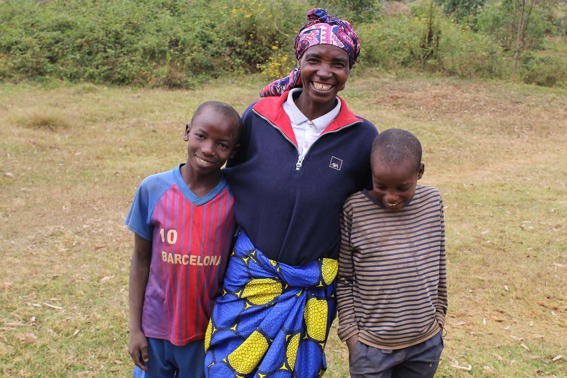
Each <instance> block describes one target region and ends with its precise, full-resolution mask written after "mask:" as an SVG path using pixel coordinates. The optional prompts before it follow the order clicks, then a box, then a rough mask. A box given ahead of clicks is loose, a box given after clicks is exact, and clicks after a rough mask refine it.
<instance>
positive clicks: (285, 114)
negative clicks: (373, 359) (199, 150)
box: [205, 8, 377, 378]
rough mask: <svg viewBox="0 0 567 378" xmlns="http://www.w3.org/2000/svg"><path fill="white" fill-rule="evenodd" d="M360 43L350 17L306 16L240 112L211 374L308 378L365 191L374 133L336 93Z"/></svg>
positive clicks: (210, 336)
mask: <svg viewBox="0 0 567 378" xmlns="http://www.w3.org/2000/svg"><path fill="white" fill-rule="evenodd" d="M359 51H360V40H359V38H358V36H357V35H356V33H355V32H354V30H353V29H352V27H351V25H350V24H349V23H348V22H347V21H344V20H340V19H337V18H334V17H332V16H330V15H328V14H327V12H326V11H325V10H323V9H319V8H316V9H312V10H311V11H309V12H308V13H307V23H306V24H305V25H304V26H303V27H302V28H301V29H300V31H299V33H298V35H297V37H296V39H295V55H296V58H297V66H296V68H295V69H294V70H293V71H292V72H291V74H290V75H289V76H288V77H286V78H283V79H280V80H277V81H275V82H274V83H272V84H270V85H268V86H266V87H265V88H264V89H263V90H262V91H261V93H260V95H261V96H262V97H264V98H262V99H261V100H259V101H258V102H256V103H255V104H252V105H251V106H250V107H249V108H248V109H247V110H246V112H245V113H244V114H243V121H244V128H243V130H242V133H241V139H240V147H239V150H238V152H237V154H236V156H235V157H234V159H232V160H230V161H229V164H228V168H227V169H226V170H225V174H226V178H227V180H228V181H229V184H230V186H231V189H232V191H233V193H234V195H235V198H236V207H235V211H236V218H237V222H238V225H239V227H240V231H239V232H238V236H237V240H236V245H235V248H234V253H233V255H232V257H231V259H230V261H229V265H228V268H227V272H226V276H225V282H224V288H223V293H222V294H221V296H220V297H218V298H217V301H216V305H215V308H214V310H213V315H212V319H211V322H210V324H209V329H208V332H207V336H206V339H205V348H206V349H207V355H206V361H205V372H206V375H207V376H208V377H229V376H247V375H250V376H275V375H277V376H278V377H280V376H281V377H292V376H293V377H302V378H303V377H316V376H320V375H321V374H322V373H323V372H324V371H325V369H326V367H327V364H326V361H325V355H324V351H323V349H324V345H325V342H326V340H327V336H328V331H329V328H330V326H331V323H332V321H333V319H334V317H335V296H334V293H335V283H334V281H335V277H336V274H337V257H338V249H339V241H340V233H339V217H340V213H341V209H342V204H343V202H344V200H345V199H346V197H347V196H348V195H350V194H351V193H354V192H356V191H358V190H361V189H362V188H363V187H370V166H369V161H370V159H369V157H370V149H371V144H372V141H373V140H374V138H375V137H376V135H377V130H376V128H375V127H374V125H372V124H371V123H370V122H368V121H366V120H365V119H363V118H360V117H357V116H355V115H354V114H353V113H352V112H351V111H350V110H349V109H348V107H347V105H346V103H345V102H344V100H342V99H341V98H340V97H338V96H337V93H338V92H339V91H340V90H342V89H343V88H344V87H345V84H346V81H347V80H348V77H349V74H350V70H351V68H352V66H353V64H354V63H355V61H356V58H357V57H358V54H359Z"/></svg>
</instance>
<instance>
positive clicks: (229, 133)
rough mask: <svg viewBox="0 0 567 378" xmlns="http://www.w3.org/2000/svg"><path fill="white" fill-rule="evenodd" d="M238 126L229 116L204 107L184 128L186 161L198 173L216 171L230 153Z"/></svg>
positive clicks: (233, 148) (235, 139)
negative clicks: (186, 150)
mask: <svg viewBox="0 0 567 378" xmlns="http://www.w3.org/2000/svg"><path fill="white" fill-rule="evenodd" d="M237 136H238V125H237V124H236V123H235V122H234V120H233V119H232V118H229V117H226V116H224V115H223V114H222V113H219V112H217V111H215V109H214V108H207V109H204V110H203V112H202V113H201V114H199V115H198V116H197V117H195V118H194V119H193V121H192V122H191V124H190V125H187V126H186V128H185V136H184V140H185V141H186V142H188V143H187V144H188V146H187V149H188V160H187V164H188V165H190V166H191V169H192V170H193V171H194V172H195V173H198V174H216V173H217V171H218V170H219V169H220V168H221V167H222V166H223V165H224V163H225V162H226V161H227V160H228V159H229V158H230V157H231V156H232V154H233V152H234V150H235V146H236V143H237Z"/></svg>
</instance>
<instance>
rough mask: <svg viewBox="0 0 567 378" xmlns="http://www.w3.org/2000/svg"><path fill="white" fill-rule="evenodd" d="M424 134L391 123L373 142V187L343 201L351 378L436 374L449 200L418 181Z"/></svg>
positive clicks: (343, 315) (342, 299)
mask: <svg viewBox="0 0 567 378" xmlns="http://www.w3.org/2000/svg"><path fill="white" fill-rule="evenodd" d="M421 155H422V148H421V143H420V142H419V140H418V139H417V138H416V137H415V136H414V135H413V134H411V133H410V132H408V131H405V130H401V129H389V130H386V131H384V132H382V133H381V134H380V135H378V137H377V138H376V140H375V141H374V143H373V146H372V153H371V157H370V161H371V169H372V181H373V185H372V186H373V188H372V190H371V191H361V192H357V193H354V194H353V195H351V196H350V197H349V198H348V199H347V200H346V202H345V204H344V206H343V218H342V223H341V248H340V254H339V274H338V281H337V306H338V311H339V329H338V333H339V337H340V338H341V340H343V341H345V342H346V343H347V346H348V349H349V367H350V373H351V377H355V378H356V377H370V376H371V377H404V378H407V377H433V376H434V374H435V371H436V370H437V366H438V364H439V359H440V356H441V352H442V350H443V340H442V335H441V332H442V330H443V327H444V324H445V316H446V313H447V275H446V267H445V266H446V259H445V226H444V217H443V203H442V200H441V196H440V193H439V191H438V190H437V189H435V188H433V187H429V186H422V185H418V184H417V181H418V180H419V179H420V178H421V177H422V175H423V172H424V164H423V163H422V161H421Z"/></svg>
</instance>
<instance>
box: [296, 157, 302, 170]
mask: <svg viewBox="0 0 567 378" xmlns="http://www.w3.org/2000/svg"><path fill="white" fill-rule="evenodd" d="M302 164H303V157H301V156H300V157H299V158H298V159H297V163H295V170H296V171H299V170H300V169H301V165H302Z"/></svg>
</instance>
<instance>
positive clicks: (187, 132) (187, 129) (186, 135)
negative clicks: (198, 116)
mask: <svg viewBox="0 0 567 378" xmlns="http://www.w3.org/2000/svg"><path fill="white" fill-rule="evenodd" d="M190 130H191V124H190V123H188V124H186V125H185V133H184V134H183V140H184V141H185V142H187V141H188V140H189V131H190Z"/></svg>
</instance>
